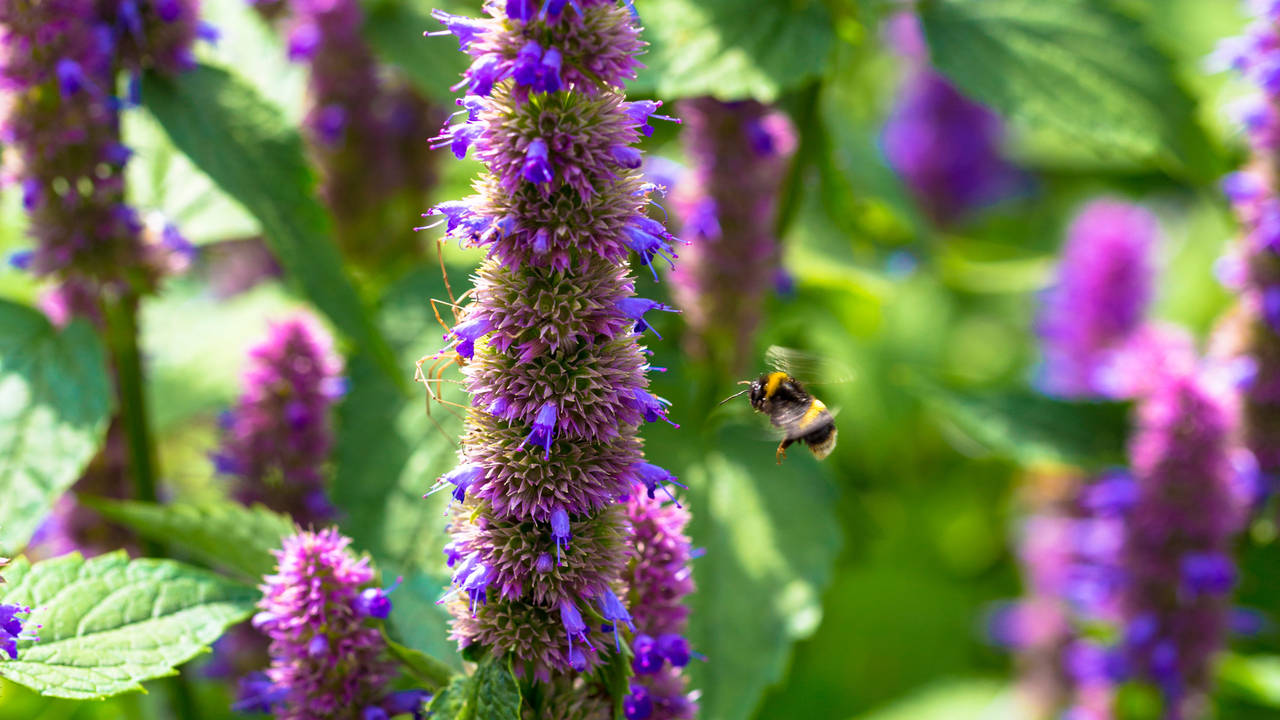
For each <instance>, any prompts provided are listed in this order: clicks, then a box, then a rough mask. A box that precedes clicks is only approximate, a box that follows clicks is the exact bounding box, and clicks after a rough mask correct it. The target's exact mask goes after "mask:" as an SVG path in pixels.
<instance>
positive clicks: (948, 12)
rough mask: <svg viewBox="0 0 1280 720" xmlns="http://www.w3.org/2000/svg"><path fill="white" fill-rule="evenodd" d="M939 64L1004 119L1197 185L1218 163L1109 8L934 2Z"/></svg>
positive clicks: (1181, 94) (1167, 83) (934, 49)
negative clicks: (1151, 165) (1144, 163)
mask: <svg viewBox="0 0 1280 720" xmlns="http://www.w3.org/2000/svg"><path fill="white" fill-rule="evenodd" d="M920 14H921V18H922V19H923V20H924V28H925V34H926V36H927V37H928V40H929V48H930V51H931V55H932V58H933V62H934V64H935V65H936V66H937V67H938V69H939V70H941V71H942V72H943V73H945V74H946V75H947V76H948V77H949V78H951V79H952V80H953V81H954V82H955V83H956V84H957V85H958V86H959V87H960V88H961V89H962V90H963V91H964V92H965V93H967V94H969V95H971V96H972V97H974V98H976V99H977V100H979V101H981V102H984V103H986V104H988V105H990V106H992V107H994V108H995V109H996V110H998V111H1000V112H1001V113H1003V114H1004V115H1006V116H1008V117H1010V118H1012V119H1014V120H1017V121H1020V122H1025V123H1026V124H1028V125H1030V126H1032V127H1035V128H1037V129H1045V130H1048V131H1050V132H1053V133H1057V134H1059V135H1061V136H1065V137H1066V138H1068V139H1069V140H1071V141H1074V142H1075V143H1078V144H1081V145H1084V146H1086V147H1088V148H1089V149H1091V150H1093V151H1094V152H1096V153H1098V154H1100V155H1104V156H1105V155H1121V156H1128V157H1131V158H1134V159H1140V160H1144V161H1148V162H1154V163H1155V164H1157V165H1159V166H1161V167H1163V168H1164V169H1166V170H1169V171H1173V172H1175V173H1176V174H1181V175H1186V176H1190V177H1193V178H1196V179H1199V180H1209V179H1212V178H1213V177H1216V176H1217V175H1218V174H1219V172H1220V166H1221V160H1220V159H1219V158H1217V157H1216V156H1215V151H1214V149H1213V147H1212V145H1211V143H1210V141H1209V139H1208V137H1207V136H1206V134H1205V132H1204V130H1203V129H1202V128H1201V127H1200V125H1199V123H1198V120H1197V119H1196V105H1195V101H1194V100H1192V99H1191V97H1190V96H1189V95H1188V94H1187V92H1186V91H1185V90H1184V89H1183V88H1182V87H1181V86H1180V85H1179V83H1178V81H1177V79H1176V77H1175V72H1174V67H1173V63H1172V62H1171V61H1170V60H1169V58H1168V57H1167V56H1165V55H1164V54H1163V53H1162V52H1160V51H1159V50H1157V49H1156V48H1155V46H1153V45H1152V44H1151V43H1150V42H1149V41H1148V40H1147V38H1146V37H1145V35H1144V33H1143V29H1142V27H1141V26H1140V25H1139V24H1138V23H1137V22H1135V21H1134V20H1132V19H1130V18H1128V17H1126V16H1124V15H1122V14H1120V13H1119V12H1117V11H1116V10H1114V9H1112V8H1111V7H1109V6H1108V5H1107V4H1106V3H1105V2H1103V1H1102V0H1055V2H1043V0H927V1H926V2H924V3H922V4H921V7H920Z"/></svg>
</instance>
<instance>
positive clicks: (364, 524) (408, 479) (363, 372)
mask: <svg viewBox="0 0 1280 720" xmlns="http://www.w3.org/2000/svg"><path fill="white" fill-rule="evenodd" d="M431 298H447V294H446V291H445V288H444V283H443V281H442V280H441V278H440V273H439V270H435V269H424V270H421V271H419V272H417V273H413V274H410V275H408V276H406V277H405V278H403V279H402V280H400V281H399V282H397V283H396V284H395V285H393V286H392V287H391V288H389V289H388V290H387V292H386V293H385V295H384V297H383V300H382V303H381V306H380V308H379V312H378V320H379V323H380V325H381V327H382V330H383V332H384V333H385V335H386V337H387V338H388V339H389V340H390V342H391V343H392V344H393V346H394V347H395V348H396V350H397V352H398V354H399V356H400V368H401V369H402V370H403V371H404V373H405V377H406V378H412V377H413V372H414V369H415V368H414V364H415V363H416V362H417V361H418V359H419V358H421V357H422V356H424V355H426V354H428V353H430V352H433V351H435V350H437V349H439V347H440V344H441V340H440V334H441V332H442V331H441V330H439V329H438V328H439V327H440V326H439V324H437V323H436V319H435V315H434V314H433V313H432V312H431V305H430V302H429V300H430V299H431ZM347 377H348V378H349V380H350V389H349V391H348V393H347V396H346V398H345V399H344V400H343V402H342V404H341V405H340V406H339V408H338V423H337V425H338V428H339V433H338V437H337V443H336V447H335V449H334V461H335V462H334V479H333V485H332V492H333V499H334V503H335V504H336V505H337V506H338V507H340V508H342V509H343V511H344V513H345V519H344V522H343V531H344V532H346V533H347V534H348V535H350V536H351V538H352V539H353V541H354V542H355V544H356V546H357V547H359V548H361V549H365V550H368V551H369V552H370V553H371V554H372V555H373V556H374V558H375V559H376V560H377V562H378V566H379V567H380V568H381V569H382V571H383V574H384V575H404V576H405V582H404V585H403V586H402V587H401V588H400V590H398V591H396V592H397V595H396V601H395V603H394V604H393V609H392V614H391V618H390V623H389V624H390V627H391V629H392V630H393V631H394V637H396V639H397V640H399V641H400V642H402V643H404V644H405V645H407V646H409V647H411V648H413V649H415V650H419V651H422V652H424V653H426V654H428V655H431V656H433V657H436V658H440V659H441V660H442V661H443V662H445V663H447V664H449V665H451V666H453V667H455V668H460V667H461V661H460V660H459V658H458V655H457V648H456V646H455V644H454V643H453V642H452V641H450V640H449V639H448V620H449V614H448V612H446V611H445V610H444V609H443V608H442V607H441V606H439V605H436V600H437V599H438V598H439V597H440V594H441V592H442V591H443V588H444V586H445V585H446V584H447V583H448V579H449V571H448V569H447V568H446V567H445V563H444V555H443V553H442V552H441V550H442V549H443V547H444V543H445V541H446V539H447V537H446V535H445V533H444V529H445V524H446V522H447V521H448V518H447V517H446V516H445V514H444V510H445V508H446V506H447V503H448V502H449V499H450V496H449V494H448V493H439V494H436V495H433V496H431V497H430V498H427V499H424V498H423V497H422V496H423V494H424V493H425V492H426V491H427V490H428V488H430V486H431V485H432V484H433V483H434V482H435V479H436V478H437V477H439V476H440V475H442V474H444V473H445V472H447V471H448V470H450V469H452V468H453V467H454V465H456V464H457V462H458V460H457V456H456V453H455V445H454V443H455V442H456V439H457V438H458V437H459V436H460V434H461V428H462V422H461V420H460V419H459V418H458V417H455V416H454V415H452V414H450V413H449V412H447V411H446V408H445V407H444V406H441V405H440V404H438V403H433V407H432V410H431V413H432V415H431V418H433V419H434V420H435V422H436V423H439V427H437V426H436V425H435V424H434V423H433V422H432V420H431V419H428V417H427V410H426V403H425V402H424V399H425V396H426V390H425V389H424V388H422V386H420V385H416V384H415V385H414V386H413V388H414V392H413V396H412V398H406V397H405V395H404V394H403V393H401V392H400V391H399V390H398V389H397V388H396V387H395V386H394V385H393V384H392V383H391V381H390V380H388V379H387V378H386V377H385V375H383V374H382V373H380V372H378V370H377V369H376V368H375V367H374V365H373V363H372V361H370V360H369V359H368V358H367V357H365V356H364V355H357V356H355V357H353V358H352V359H351V360H350V362H349V364H348V368H347ZM446 377H451V378H456V377H457V375H456V373H455V374H452V375H446ZM437 385H440V386H443V389H444V391H445V393H446V396H447V397H449V398H452V401H453V402H460V401H463V397H462V394H461V392H460V391H459V389H458V388H457V386H456V385H451V384H450V383H438V384H437Z"/></svg>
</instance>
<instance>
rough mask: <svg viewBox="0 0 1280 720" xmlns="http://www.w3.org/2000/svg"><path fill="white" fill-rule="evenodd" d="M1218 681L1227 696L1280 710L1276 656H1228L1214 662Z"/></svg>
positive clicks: (1278, 658) (1279, 658)
mask: <svg viewBox="0 0 1280 720" xmlns="http://www.w3.org/2000/svg"><path fill="white" fill-rule="evenodd" d="M1218 682H1219V683H1220V684H1221V685H1222V688H1223V690H1224V691H1225V692H1227V693H1228V694H1231V695H1235V696H1238V697H1243V698H1244V699H1246V700H1249V701H1250V702H1253V703H1255V704H1258V705H1263V706H1266V707H1274V708H1280V656H1277V655H1237V654H1234V653H1228V654H1226V655H1224V656H1223V658H1222V660H1221V661H1220V662H1219V663H1218Z"/></svg>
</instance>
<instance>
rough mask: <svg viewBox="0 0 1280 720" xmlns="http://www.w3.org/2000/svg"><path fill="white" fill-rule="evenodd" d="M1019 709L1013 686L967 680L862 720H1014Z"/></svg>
mask: <svg viewBox="0 0 1280 720" xmlns="http://www.w3.org/2000/svg"><path fill="white" fill-rule="evenodd" d="M1017 710H1018V707H1017V703H1016V702H1015V701H1014V697H1013V693H1012V692H1011V690H1010V688H1009V686H1007V685H1005V684H1003V683H999V682H995V681H993V680H964V681H960V682H949V683H944V684H939V685H933V686H930V687H927V688H925V689H924V690H921V691H919V692H916V693H914V694H912V695H911V696H910V697H907V698H904V699H903V700H900V701H898V702H895V703H893V704H892V705H890V706H889V707H887V708H884V709H882V710H877V711H875V712H872V713H868V714H867V715H863V716H861V718H860V720H1014V719H1015V718H1017V717H1019V713H1018V712H1017Z"/></svg>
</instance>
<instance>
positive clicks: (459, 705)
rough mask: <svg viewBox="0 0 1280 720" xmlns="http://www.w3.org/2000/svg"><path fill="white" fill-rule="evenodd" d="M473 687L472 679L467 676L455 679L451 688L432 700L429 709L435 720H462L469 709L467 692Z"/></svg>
mask: <svg viewBox="0 0 1280 720" xmlns="http://www.w3.org/2000/svg"><path fill="white" fill-rule="evenodd" d="M470 687H471V678H470V677H469V676H466V675H458V676H456V677H454V679H453V682H451V683H449V686H448V687H446V688H444V689H443V690H441V691H440V692H438V693H436V694H435V696H434V697H432V698H431V705H430V706H429V707H428V708H427V709H428V710H429V711H430V713H431V717H432V718H434V720H462V718H463V712H464V710H465V709H466V707H467V690H468V689H469V688H470Z"/></svg>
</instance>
